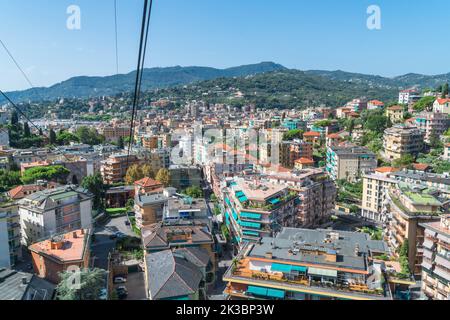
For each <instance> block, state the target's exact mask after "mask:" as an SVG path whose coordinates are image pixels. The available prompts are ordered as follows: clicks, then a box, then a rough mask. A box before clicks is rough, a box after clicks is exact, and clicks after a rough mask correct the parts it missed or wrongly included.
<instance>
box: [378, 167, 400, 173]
mask: <svg viewBox="0 0 450 320" xmlns="http://www.w3.org/2000/svg"><path fill="white" fill-rule="evenodd" d="M375 171H376V172H380V173H389V172H397V171H400V169H398V168H394V167H380V168H377V169H375Z"/></svg>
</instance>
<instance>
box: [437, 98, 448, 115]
mask: <svg viewBox="0 0 450 320" xmlns="http://www.w3.org/2000/svg"><path fill="white" fill-rule="evenodd" d="M433 112H439V113H444V114H447V115H449V114H450V99H448V98H447V99H436V101H435V102H434V104H433Z"/></svg>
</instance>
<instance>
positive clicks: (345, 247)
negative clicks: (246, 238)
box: [248, 228, 389, 271]
mask: <svg viewBox="0 0 450 320" xmlns="http://www.w3.org/2000/svg"><path fill="white" fill-rule="evenodd" d="M356 248H358V252H359V254H358V255H356V254H355V251H356ZM317 251H318V252H322V253H323V254H321V255H318V254H313V252H317ZM369 251H370V252H379V253H387V252H388V251H389V249H388V248H387V246H386V244H385V243H384V242H383V241H375V240H371V239H370V236H369V235H368V234H365V233H357V232H344V231H339V232H336V231H330V230H322V229H317V230H307V229H295V228H284V229H283V230H282V232H281V233H280V234H279V235H278V236H277V237H276V238H263V239H262V240H261V242H260V243H259V244H255V246H254V247H253V249H252V250H251V251H250V252H249V253H248V257H249V258H265V257H266V254H267V253H268V252H271V253H272V258H273V259H274V260H282V261H286V262H293V263H305V264H315V265H318V266H319V265H321V266H329V267H335V268H347V269H353V270H358V271H367V256H368V254H369ZM294 253H295V254H294ZM326 254H330V255H333V254H334V255H336V257H337V259H336V262H330V261H327V260H326Z"/></svg>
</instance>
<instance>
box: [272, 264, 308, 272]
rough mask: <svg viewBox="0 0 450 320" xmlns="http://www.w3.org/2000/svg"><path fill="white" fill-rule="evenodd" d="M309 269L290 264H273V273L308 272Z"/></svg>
mask: <svg viewBox="0 0 450 320" xmlns="http://www.w3.org/2000/svg"><path fill="white" fill-rule="evenodd" d="M307 270H308V268H306V267H302V266H293V265H289V264H280V263H272V271H275V272H286V273H291V272H292V271H298V272H306V271H307Z"/></svg>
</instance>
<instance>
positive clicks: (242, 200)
mask: <svg viewBox="0 0 450 320" xmlns="http://www.w3.org/2000/svg"><path fill="white" fill-rule="evenodd" d="M239 201H240V202H241V203H243V202H247V201H248V198H247V197H246V196H242V197H239Z"/></svg>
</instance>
